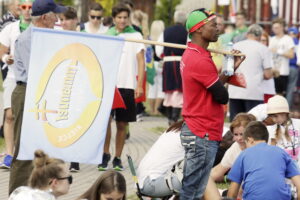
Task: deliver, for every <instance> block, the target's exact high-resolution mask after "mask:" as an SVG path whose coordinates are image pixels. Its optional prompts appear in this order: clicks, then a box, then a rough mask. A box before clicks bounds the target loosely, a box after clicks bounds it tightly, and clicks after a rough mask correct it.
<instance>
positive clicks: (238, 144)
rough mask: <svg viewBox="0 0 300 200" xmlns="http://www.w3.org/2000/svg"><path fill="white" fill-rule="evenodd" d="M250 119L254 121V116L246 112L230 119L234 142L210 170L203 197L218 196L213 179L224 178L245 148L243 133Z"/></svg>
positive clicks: (213, 197)
mask: <svg viewBox="0 0 300 200" xmlns="http://www.w3.org/2000/svg"><path fill="white" fill-rule="evenodd" d="M251 121H255V117H254V116H253V115H252V114H247V113H239V114H237V115H236V116H235V118H234V119H233V120H232V122H231V125H230V131H231V132H232V134H233V140H234V141H235V142H234V143H233V144H232V145H231V147H230V148H229V149H228V150H227V151H226V153H225V155H224V157H223V158H222V160H221V163H219V164H218V165H216V166H215V167H214V168H213V169H212V170H211V172H210V177H209V180H208V184H207V186H206V191H205V193H204V199H218V198H220V194H219V191H218V189H217V186H216V184H215V181H222V180H224V175H225V174H226V173H227V172H228V171H229V170H230V168H231V167H232V165H233V163H234V162H235V160H236V158H237V157H238V156H239V154H240V153H241V152H242V151H243V150H244V149H245V148H246V145H245V142H244V140H243V133H244V129H245V127H246V126H247V125H248V123H249V122H251Z"/></svg>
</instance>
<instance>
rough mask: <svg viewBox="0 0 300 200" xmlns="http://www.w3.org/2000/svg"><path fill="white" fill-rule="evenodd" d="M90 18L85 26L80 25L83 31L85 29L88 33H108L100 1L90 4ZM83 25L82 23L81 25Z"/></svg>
mask: <svg viewBox="0 0 300 200" xmlns="http://www.w3.org/2000/svg"><path fill="white" fill-rule="evenodd" d="M88 15H89V16H88V18H89V20H88V21H87V22H86V23H84V24H83V27H80V30H81V31H85V32H87V33H102V34H104V33H106V32H107V30H108V27H107V26H104V25H103V24H102V21H101V19H102V15H103V7H102V5H101V4H99V3H92V4H91V5H90V9H89V13H88ZM80 26H82V25H80Z"/></svg>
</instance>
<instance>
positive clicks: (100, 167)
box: [98, 153, 110, 171]
mask: <svg viewBox="0 0 300 200" xmlns="http://www.w3.org/2000/svg"><path fill="white" fill-rule="evenodd" d="M109 161H110V154H107V153H103V157H102V163H101V164H99V165H98V170H99V171H106V170H107V166H108V162H109Z"/></svg>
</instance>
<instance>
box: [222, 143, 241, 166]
mask: <svg viewBox="0 0 300 200" xmlns="http://www.w3.org/2000/svg"><path fill="white" fill-rule="evenodd" d="M241 152H242V149H241V148H240V145H239V144H238V143H237V142H234V143H233V144H232V145H231V146H230V148H229V149H227V151H226V152H225V154H224V156H223V158H222V160H221V165H222V166H223V167H226V168H231V167H232V165H233V163H234V162H235V160H236V159H237V157H238V156H239V155H240V153H241Z"/></svg>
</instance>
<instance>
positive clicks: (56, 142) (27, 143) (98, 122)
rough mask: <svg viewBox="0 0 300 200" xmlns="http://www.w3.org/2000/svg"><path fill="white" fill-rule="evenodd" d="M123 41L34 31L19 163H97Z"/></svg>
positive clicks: (99, 158)
mask: <svg viewBox="0 0 300 200" xmlns="http://www.w3.org/2000/svg"><path fill="white" fill-rule="evenodd" d="M123 45H124V39H122V38H120V37H112V36H105V35H96V34H87V33H78V32H70V31H57V30H49V29H37V28H34V29H33V32H32V44H31V56H30V67H29V73H28V82H27V89H26V98H25V107H24V115H23V124H22V132H21V144H20V152H19V155H18V159H20V160H31V159H33V155H34V151H35V150H36V149H42V150H44V151H45V152H46V153H48V154H49V155H50V156H53V157H56V158H61V159H63V160H65V161H72V162H80V163H91V164H99V163H101V161H102V152H103V145H104V141H105V135H106V128H107V123H108V118H109V115H110V111H111V106H112V101H113V96H114V89H115V85H116V79H117V73H118V66H119V61H120V57H121V53H122V48H123Z"/></svg>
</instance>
